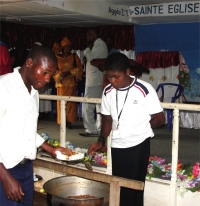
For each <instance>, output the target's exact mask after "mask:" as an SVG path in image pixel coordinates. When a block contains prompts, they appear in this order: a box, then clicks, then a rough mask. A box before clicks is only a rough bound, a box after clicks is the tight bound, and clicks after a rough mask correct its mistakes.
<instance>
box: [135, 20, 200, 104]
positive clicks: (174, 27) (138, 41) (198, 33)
mask: <svg viewBox="0 0 200 206" xmlns="http://www.w3.org/2000/svg"><path fill="white" fill-rule="evenodd" d="M160 50H168V51H180V53H181V54H182V55H183V57H184V59H185V62H186V64H187V65H188V68H189V70H190V75H191V81H190V82H191V88H186V89H185V92H184V94H185V96H186V99H187V100H188V101H197V102H200V23H199V22H198V23H173V24H154V25H136V26H135V52H136V55H137V52H144V51H160Z"/></svg>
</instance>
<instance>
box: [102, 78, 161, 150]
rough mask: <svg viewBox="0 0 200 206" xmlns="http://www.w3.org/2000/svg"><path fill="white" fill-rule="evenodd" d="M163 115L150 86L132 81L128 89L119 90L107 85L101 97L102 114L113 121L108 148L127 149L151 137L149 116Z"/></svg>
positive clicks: (155, 94) (153, 90)
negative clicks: (109, 116)
mask: <svg viewBox="0 0 200 206" xmlns="http://www.w3.org/2000/svg"><path fill="white" fill-rule="evenodd" d="M131 78H133V77H131ZM126 95H127V99H126V101H125V98H126ZM124 101H125V104H124ZM123 105H124V106H123ZM117 106H118V109H117ZM117 110H118V112H117ZM121 110H122V112H121ZM162 111H163V108H162V107H161V105H160V101H159V99H158V96H157V93H156V91H155V89H154V88H153V87H152V86H151V85H150V84H149V83H147V82H144V81H142V80H140V79H137V78H136V77H134V81H133V82H132V84H131V85H130V86H129V87H126V88H121V89H119V90H116V89H114V88H113V87H112V86H111V84H109V85H108V86H107V87H106V88H105V89H104V92H103V95H102V103H101V113H102V114H104V115H111V116H112V119H113V124H112V142H111V147H114V148H128V147H132V146H135V145H138V144H140V143H141V142H143V141H144V140H145V139H146V138H148V137H153V136H154V133H153V130H152V128H151V125H150V122H149V121H150V119H151V115H152V114H155V113H159V112H162ZM120 112H121V116H120V119H119V122H118V115H119V114H120ZM117 125H118V127H117Z"/></svg>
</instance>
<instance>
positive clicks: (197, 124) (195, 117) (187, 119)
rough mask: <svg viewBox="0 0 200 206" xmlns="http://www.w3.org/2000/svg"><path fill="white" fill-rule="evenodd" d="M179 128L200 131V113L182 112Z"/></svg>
mask: <svg viewBox="0 0 200 206" xmlns="http://www.w3.org/2000/svg"><path fill="white" fill-rule="evenodd" d="M179 126H180V127H184V128H194V129H200V112H196V111H180V113H179Z"/></svg>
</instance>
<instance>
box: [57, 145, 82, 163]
mask: <svg viewBox="0 0 200 206" xmlns="http://www.w3.org/2000/svg"><path fill="white" fill-rule="evenodd" d="M65 149H66V150H65V152H64V153H62V152H60V151H56V158H57V159H58V160H62V161H77V160H81V159H83V158H84V154H83V153H80V152H77V151H74V150H71V149H69V148H65Z"/></svg>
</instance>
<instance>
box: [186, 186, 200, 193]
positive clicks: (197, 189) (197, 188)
mask: <svg viewBox="0 0 200 206" xmlns="http://www.w3.org/2000/svg"><path fill="white" fill-rule="evenodd" d="M186 189H187V190H190V191H191V192H197V191H199V190H200V185H198V186H196V187H193V188H186Z"/></svg>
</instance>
